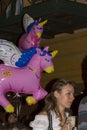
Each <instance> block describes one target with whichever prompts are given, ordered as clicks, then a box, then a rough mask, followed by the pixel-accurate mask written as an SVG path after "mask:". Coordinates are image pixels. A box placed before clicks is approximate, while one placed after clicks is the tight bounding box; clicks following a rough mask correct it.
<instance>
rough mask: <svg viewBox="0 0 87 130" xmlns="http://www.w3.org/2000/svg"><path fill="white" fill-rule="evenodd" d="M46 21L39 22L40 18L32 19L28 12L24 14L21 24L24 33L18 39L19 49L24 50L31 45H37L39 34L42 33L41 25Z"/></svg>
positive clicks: (39, 38) (39, 39)
mask: <svg viewBox="0 0 87 130" xmlns="http://www.w3.org/2000/svg"><path fill="white" fill-rule="evenodd" d="M46 23H47V20H45V21H43V22H41V20H36V21H34V20H33V18H32V17H30V16H29V15H28V14H25V15H24V18H23V26H24V30H25V33H24V34H23V35H22V36H21V37H20V39H19V43H18V46H19V49H21V50H26V49H29V48H31V47H39V43H40V41H41V36H42V33H43V26H44V25H45V24H46Z"/></svg>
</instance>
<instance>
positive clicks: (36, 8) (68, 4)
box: [0, 0, 87, 26]
mask: <svg viewBox="0 0 87 130" xmlns="http://www.w3.org/2000/svg"><path fill="white" fill-rule="evenodd" d="M58 12H63V13H67V14H71V15H75V16H80V17H83V18H87V5H86V4H81V3H77V2H73V1H69V0H47V1H45V2H42V3H39V4H34V5H31V6H28V7H25V8H23V9H22V11H21V13H20V15H18V16H14V14H13V15H12V16H11V17H10V18H8V19H6V18H5V17H1V20H0V26H3V25H4V26H6V25H11V24H15V23H18V22H20V23H21V17H22V16H23V14H25V13H28V14H29V15H31V16H32V17H33V18H37V17H42V16H48V15H51V14H53V13H58Z"/></svg>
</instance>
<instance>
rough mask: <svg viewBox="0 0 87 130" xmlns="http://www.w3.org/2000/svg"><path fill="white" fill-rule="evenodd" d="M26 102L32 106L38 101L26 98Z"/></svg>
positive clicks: (29, 97)
mask: <svg viewBox="0 0 87 130" xmlns="http://www.w3.org/2000/svg"><path fill="white" fill-rule="evenodd" d="M26 102H27V104H28V105H30V106H31V105H33V104H36V103H37V101H36V99H35V98H34V97H33V96H28V97H27V98H26Z"/></svg>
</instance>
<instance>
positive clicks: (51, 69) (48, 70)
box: [44, 66, 54, 73]
mask: <svg viewBox="0 0 87 130" xmlns="http://www.w3.org/2000/svg"><path fill="white" fill-rule="evenodd" d="M44 71H45V72H47V73H52V72H54V67H53V66H50V67H47V68H46V69H45V70H44Z"/></svg>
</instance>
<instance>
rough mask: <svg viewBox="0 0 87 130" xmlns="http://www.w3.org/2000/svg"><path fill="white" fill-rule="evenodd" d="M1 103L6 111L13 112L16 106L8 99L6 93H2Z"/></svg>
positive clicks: (0, 96)
mask: <svg viewBox="0 0 87 130" xmlns="http://www.w3.org/2000/svg"><path fill="white" fill-rule="evenodd" d="M0 105H1V106H2V107H3V108H4V110H5V111H6V112H9V113H12V112H14V107H13V106H12V105H11V104H10V102H9V101H8V100H7V99H6V97H5V96H4V94H3V95H2V94H1V95H0Z"/></svg>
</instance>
